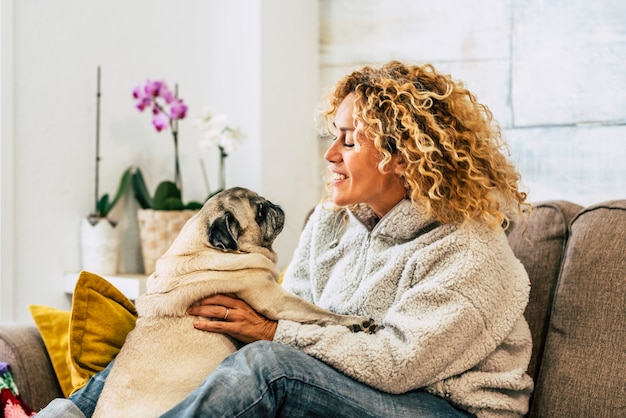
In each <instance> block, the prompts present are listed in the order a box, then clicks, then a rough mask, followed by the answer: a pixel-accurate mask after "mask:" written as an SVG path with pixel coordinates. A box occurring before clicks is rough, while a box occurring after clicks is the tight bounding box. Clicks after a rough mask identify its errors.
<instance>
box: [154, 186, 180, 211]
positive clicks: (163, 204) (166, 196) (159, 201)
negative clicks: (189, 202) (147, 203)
mask: <svg viewBox="0 0 626 418" xmlns="http://www.w3.org/2000/svg"><path fill="white" fill-rule="evenodd" d="M171 199H176V200H178V201H179V202H180V209H182V207H183V202H182V200H181V193H180V189H179V188H178V187H177V186H176V185H175V184H174V183H172V182H171V181H162V182H161V183H159V185H158V186H157V189H156V191H155V192H154V199H153V200H152V208H153V209H154V210H172V206H178V203H173V202H172V200H171ZM168 201H169V202H168ZM174 210H177V209H174Z"/></svg>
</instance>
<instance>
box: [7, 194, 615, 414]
mask: <svg viewBox="0 0 626 418" xmlns="http://www.w3.org/2000/svg"><path fill="white" fill-rule="evenodd" d="M524 230H525V232H524ZM509 242H510V244H511V247H512V248H513V250H514V251H515V253H516V254H517V256H518V257H519V259H520V260H521V261H522V263H523V264H524V265H525V266H526V269H527V270H528V273H529V275H530V277H531V282H532V290H531V295H530V302H529V305H528V308H527V310H526V317H527V319H528V322H529V325H530V328H531V332H532V335H533V346H534V347H533V356H532V361H531V364H530V367H529V370H528V371H529V374H530V375H531V376H532V377H533V379H534V381H535V386H536V388H535V392H534V394H533V398H532V401H531V409H530V413H529V416H531V417H551V418H554V417H568V418H569V417H611V418H613V417H626V255H625V253H626V200H614V201H608V202H603V203H600V204H597V205H593V206H589V207H587V208H582V207H580V206H578V205H575V204H572V203H570V202H565V201H550V202H542V203H539V204H536V205H535V208H534V210H533V213H532V216H531V217H530V221H529V224H528V225H527V227H525V226H524V225H523V224H522V223H518V224H514V225H513V227H512V228H511V229H510V232H509ZM0 361H6V362H8V363H9V365H10V366H11V369H12V371H13V374H14V378H15V380H16V383H17V386H18V388H19V389H20V391H21V394H22V398H23V399H24V401H25V402H26V403H27V404H28V405H30V406H31V407H32V408H33V409H34V410H38V409H39V408H41V407H43V406H44V405H46V404H47V403H48V402H49V401H50V400H51V399H53V398H55V397H59V396H62V395H61V390H60V388H59V385H58V382H57V380H56V378H55V374H54V371H53V369H52V366H51V363H50V360H49V358H48V356H47V353H46V350H45V347H44V345H43V342H42V340H41V337H40V336H39V333H38V331H37V329H36V328H35V327H34V326H32V325H10V324H1V325H0Z"/></svg>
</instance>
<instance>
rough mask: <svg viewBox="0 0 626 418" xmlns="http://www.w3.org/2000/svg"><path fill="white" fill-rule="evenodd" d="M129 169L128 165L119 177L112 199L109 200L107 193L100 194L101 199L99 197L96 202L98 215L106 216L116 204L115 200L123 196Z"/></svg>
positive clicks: (128, 180)
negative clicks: (98, 200)
mask: <svg viewBox="0 0 626 418" xmlns="http://www.w3.org/2000/svg"><path fill="white" fill-rule="evenodd" d="M131 169H132V168H130V167H129V168H127V169H126V170H125V171H124V173H123V174H122V178H121V179H120V185H119V186H118V187H117V193H116V194H115V198H113V201H109V195H108V194H105V195H104V196H102V199H100V202H99V204H98V214H99V216H100V217H102V218H106V217H107V215H108V214H109V212H111V211H112V210H113V208H114V207H115V205H117V202H119V201H120V199H121V198H122V196H124V193H126V189H128V186H129V185H130V174H131Z"/></svg>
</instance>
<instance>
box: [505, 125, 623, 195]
mask: <svg viewBox="0 0 626 418" xmlns="http://www.w3.org/2000/svg"><path fill="white" fill-rule="evenodd" d="M505 134H506V136H507V138H508V141H509V145H510V149H511V153H512V156H513V161H514V162H515V163H516V164H517V165H518V167H519V169H520V171H521V172H522V176H523V179H522V180H523V182H524V184H525V185H526V187H527V188H528V190H529V191H530V193H529V200H530V201H531V202H538V201H543V200H551V199H565V200H570V201H572V202H576V203H578V204H580V205H589V204H592V203H597V202H601V201H604V200H609V199H624V198H626V164H624V161H626V142H625V141H624V138H626V126H587V127H553V128H531V129H514V130H509V131H506V132H505Z"/></svg>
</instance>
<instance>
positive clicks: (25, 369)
mask: <svg viewBox="0 0 626 418" xmlns="http://www.w3.org/2000/svg"><path fill="white" fill-rule="evenodd" d="M0 361H4V362H7V363H8V364H9V367H10V368H11V372H12V374H13V378H14V380H15V383H16V385H17V388H18V390H19V391H20V396H21V397H22V399H23V400H24V402H26V404H27V405H28V406H30V407H31V408H32V409H33V410H34V411H38V410H40V409H41V408H43V407H44V406H46V405H47V404H48V403H49V402H50V401H51V400H52V399H54V398H59V397H63V392H62V391H61V387H60V386H59V382H58V380H57V377H56V374H55V372H54V369H53V368H52V363H51V362H50V358H49V357H48V351H47V350H46V346H45V345H44V343H43V340H42V339H41V335H40V334H39V330H38V329H37V327H35V326H34V325H20V324H1V325H0Z"/></svg>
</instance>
